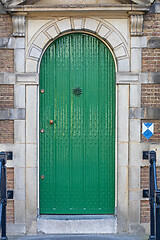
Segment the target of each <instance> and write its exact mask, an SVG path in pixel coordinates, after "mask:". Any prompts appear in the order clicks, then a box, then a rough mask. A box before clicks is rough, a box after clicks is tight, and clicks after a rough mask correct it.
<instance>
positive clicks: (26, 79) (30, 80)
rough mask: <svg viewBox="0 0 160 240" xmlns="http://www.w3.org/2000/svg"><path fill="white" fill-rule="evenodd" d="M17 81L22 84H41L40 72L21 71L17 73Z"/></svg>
mask: <svg viewBox="0 0 160 240" xmlns="http://www.w3.org/2000/svg"><path fill="white" fill-rule="evenodd" d="M16 81H17V83H20V84H39V74H38V73H20V74H16Z"/></svg>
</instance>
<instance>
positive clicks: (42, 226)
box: [37, 216, 117, 234]
mask: <svg viewBox="0 0 160 240" xmlns="http://www.w3.org/2000/svg"><path fill="white" fill-rule="evenodd" d="M37 222H38V232H43V233H48V234H53V233H54V234H77V233H79V234H99V233H101V234H107V233H116V232H117V219H116V218H115V217H112V216H110V217H108V218H106V219H103V218H102V219H76V220H75V219H73V220H53V219H52V220H51V219H38V221H37Z"/></svg>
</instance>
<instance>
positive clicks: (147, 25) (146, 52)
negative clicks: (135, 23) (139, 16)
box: [142, 13, 160, 72]
mask: <svg viewBox="0 0 160 240" xmlns="http://www.w3.org/2000/svg"><path fill="white" fill-rule="evenodd" d="M143 36H145V37H147V39H148V40H149V39H150V38H151V37H160V14H154V13H148V14H146V15H145V16H144V28H143ZM158 71H160V49H158V48H143V49H142V72H158Z"/></svg>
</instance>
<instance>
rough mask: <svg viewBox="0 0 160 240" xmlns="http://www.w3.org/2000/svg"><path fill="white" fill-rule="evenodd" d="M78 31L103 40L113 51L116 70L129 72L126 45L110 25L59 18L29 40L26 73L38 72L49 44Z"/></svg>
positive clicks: (100, 20)
mask: <svg viewBox="0 0 160 240" xmlns="http://www.w3.org/2000/svg"><path fill="white" fill-rule="evenodd" d="M78 30H80V31H86V32H87V31H88V32H92V33H94V34H95V35H97V36H99V37H100V38H102V39H103V40H105V41H106V43H108V45H109V46H110V47H111V49H112V51H113V54H114V56H115V59H116V63H117V70H118V71H129V51H128V44H127V42H126V40H125V38H124V37H123V36H122V34H121V33H120V32H119V31H118V30H117V29H116V28H115V27H114V26H113V25H112V24H110V23H108V22H106V21H103V20H102V19H97V18H61V19H56V20H52V21H50V22H48V23H47V24H45V25H44V26H43V27H42V28H41V29H40V30H39V31H38V32H36V33H35V34H34V36H33V37H32V39H31V40H30V42H29V45H28V49H27V56H26V72H38V65H39V61H40V59H41V56H42V54H43V52H44V50H45V48H46V46H47V44H48V43H49V42H51V41H52V40H54V39H55V38H57V37H58V36H60V35H61V34H63V33H65V32H67V31H78ZM124 66H125V69H124ZM122 68H123V69H122Z"/></svg>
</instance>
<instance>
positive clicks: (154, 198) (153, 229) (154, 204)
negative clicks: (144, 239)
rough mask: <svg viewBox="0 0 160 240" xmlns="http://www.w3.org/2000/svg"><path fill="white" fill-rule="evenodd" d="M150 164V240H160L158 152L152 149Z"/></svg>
mask: <svg viewBox="0 0 160 240" xmlns="http://www.w3.org/2000/svg"><path fill="white" fill-rule="evenodd" d="M149 156H150V166H149V184H150V191H149V193H150V194H149V201H150V237H149V240H151V239H155V240H160V190H158V188H157V176H156V152H155V151H150V153H149Z"/></svg>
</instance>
